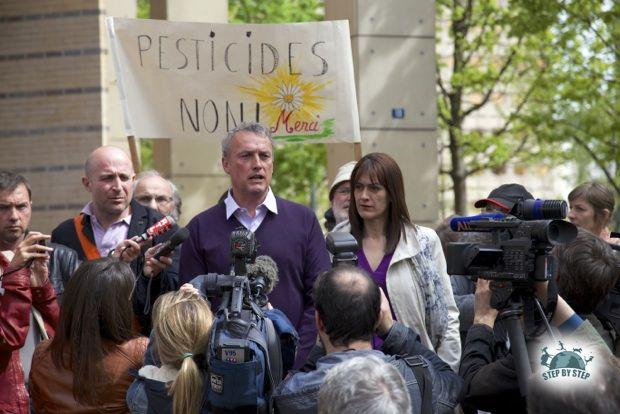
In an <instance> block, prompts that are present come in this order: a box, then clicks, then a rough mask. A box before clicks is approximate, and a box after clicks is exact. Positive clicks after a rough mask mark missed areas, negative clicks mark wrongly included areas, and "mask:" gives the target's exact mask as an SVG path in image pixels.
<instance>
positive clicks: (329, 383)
mask: <svg viewBox="0 0 620 414" xmlns="http://www.w3.org/2000/svg"><path fill="white" fill-rule="evenodd" d="M318 412H319V414H332V413H333V414H360V413H364V414H403V413H408V412H411V398H410V397H409V391H408V390H407V385H406V384H405V380H404V379H403V377H402V376H401V375H400V373H399V372H398V370H397V369H396V368H395V367H393V366H392V365H390V364H389V363H387V362H385V361H382V360H381V359H379V358H377V357H375V356H373V355H369V356H365V357H355V358H352V359H349V360H347V361H344V362H342V363H340V364H337V365H336V366H335V367H333V368H332V369H330V370H329V371H328V372H327V376H326V377H325V380H324V381H323V384H322V385H321V389H320V390H319V396H318Z"/></svg>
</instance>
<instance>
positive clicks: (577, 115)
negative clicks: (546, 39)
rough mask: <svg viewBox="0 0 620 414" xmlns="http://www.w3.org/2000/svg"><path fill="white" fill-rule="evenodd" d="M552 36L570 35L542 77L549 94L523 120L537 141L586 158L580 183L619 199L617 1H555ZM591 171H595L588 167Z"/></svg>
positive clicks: (619, 18) (538, 98) (567, 154)
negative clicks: (601, 186)
mask: <svg viewBox="0 0 620 414" xmlns="http://www.w3.org/2000/svg"><path fill="white" fill-rule="evenodd" d="M558 7H559V8H560V14H559V19H558V24H557V27H556V29H555V30H556V32H557V33H558V34H559V35H560V36H562V35H564V36H566V33H572V34H571V35H570V36H567V37H570V39H571V42H567V43H565V44H563V45H561V52H562V53H561V54H560V56H559V59H558V60H557V61H556V62H555V63H554V64H553V65H552V66H551V67H550V69H549V71H548V72H547V74H546V75H545V82H547V83H548V84H549V85H552V87H553V93H549V94H541V95H539V96H535V97H534V99H533V105H532V111H531V112H530V115H529V117H528V119H527V122H529V123H530V124H531V125H534V126H535V133H536V135H537V136H538V138H539V140H540V141H541V142H548V143H550V144H552V145H554V146H555V147H557V148H562V149H563V154H564V155H565V157H566V158H568V159H582V160H583V159H586V160H587V164H588V166H589V167H590V168H588V169H587V172H586V174H585V175H582V176H579V177H578V179H579V180H580V181H586V180H593V179H594V180H597V181H601V182H604V183H606V184H607V185H608V186H609V187H610V188H612V189H613V190H614V191H615V193H616V198H617V199H620V145H619V140H618V137H619V135H620V133H619V131H620V101H619V100H618V98H619V95H620V93H619V92H620V84H619V79H618V75H619V74H620V62H619V59H618V58H619V57H620V3H618V2H617V1H615V2H605V1H592V0H573V1H560V2H558ZM592 167H594V168H592Z"/></svg>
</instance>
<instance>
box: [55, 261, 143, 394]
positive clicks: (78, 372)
mask: <svg viewBox="0 0 620 414" xmlns="http://www.w3.org/2000/svg"><path fill="white" fill-rule="evenodd" d="M133 286H134V275H133V272H132V271H131V268H130V267H129V265H128V264H127V263H123V262H120V261H118V259H115V258H103V259H97V260H92V261H88V262H84V263H82V264H81V265H80V267H78V269H77V270H76V271H75V273H74V274H73V276H72V277H71V279H69V283H68V284H67V287H66V289H65V292H64V295H63V303H62V308H61V310H60V322H59V324H58V329H57V330H56V335H55V336H54V339H53V340H52V343H51V345H50V352H51V356H52V361H54V364H55V365H56V367H57V368H58V369H59V370H60V369H63V368H64V369H68V370H71V371H72V372H73V396H74V398H75V399H76V400H77V401H78V402H80V403H82V404H87V405H88V404H90V405H96V404H100V403H101V401H100V400H99V398H100V397H101V391H102V388H103V387H104V386H105V384H106V382H108V378H107V377H106V374H105V372H104V367H103V359H104V357H105V356H106V355H107V354H108V353H109V352H110V351H112V350H113V348H114V346H115V345H120V344H122V343H124V342H127V341H128V340H130V339H132V338H134V337H135V334H134V332H133V331H132V327H131V324H132V318H133V311H132V304H131V299H130V296H131V294H132V290H133Z"/></svg>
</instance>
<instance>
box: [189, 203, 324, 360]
mask: <svg viewBox="0 0 620 414" xmlns="http://www.w3.org/2000/svg"><path fill="white" fill-rule="evenodd" d="M276 203H277V207H278V214H274V213H273V212H271V211H269V212H267V215H266V217H265V219H264V220H263V222H262V223H261V224H260V226H259V227H258V229H257V230H256V232H255V235H256V239H257V240H258V242H259V248H258V254H259V255H268V256H270V257H271V258H272V259H273V260H274V261H275V262H276V263H277V265H278V270H279V279H280V280H279V281H278V284H277V285H276V287H275V288H274V290H273V292H271V294H269V302H271V304H272V305H273V307H274V308H276V309H280V310H281V311H282V312H284V314H285V315H286V316H287V317H288V318H289V320H290V321H291V323H292V324H293V326H295V329H297V332H298V333H299V336H300V343H299V347H298V350H297V355H296V358H295V368H298V367H300V366H301V365H303V363H304V362H305V361H306V357H307V354H308V352H310V349H311V348H312V346H313V345H314V343H315V341H316V335H317V330H316V325H315V323H314V301H313V300H312V287H313V285H314V281H315V279H316V277H317V276H318V274H319V273H321V272H323V271H326V270H328V269H329V268H330V267H331V263H330V260H329V254H328V252H327V248H326V247H325V239H324V238H323V233H322V231H321V226H320V225H319V222H318V220H317V218H316V216H315V215H314V213H313V212H312V210H310V209H309V208H307V207H305V206H302V205H300V204H297V203H293V202H291V201H287V200H284V199H282V198H279V197H276ZM239 226H241V224H240V223H239V221H238V220H237V219H236V218H235V217H234V215H233V216H231V217H230V218H229V219H228V220H226V205H225V204H224V203H223V202H221V203H218V204H217V205H215V206H213V207H211V208H210V209H208V210H206V211H203V212H202V213H200V214H198V215H197V216H196V217H194V218H193V219H192V221H190V223H189V224H188V225H187V228H188V230H189V231H190V237H189V238H188V239H187V240H186V241H185V243H183V245H182V248H181V262H180V269H179V279H180V282H181V284H183V283H185V282H188V281H190V280H191V279H193V278H194V277H195V276H198V275H202V274H206V273H219V274H229V273H230V266H231V260H230V242H229V240H230V233H231V232H232V231H233V230H235V229H236V228H237V227H239Z"/></svg>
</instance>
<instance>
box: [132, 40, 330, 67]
mask: <svg viewBox="0 0 620 414" xmlns="http://www.w3.org/2000/svg"><path fill="white" fill-rule="evenodd" d="M211 37H212V38H211V39H195V38H192V37H174V36H168V35H153V34H140V35H137V36H136V43H135V44H136V52H137V54H138V58H139V61H140V66H141V67H144V68H148V69H157V70H176V71H206V72H217V71H225V72H227V73H237V72H238V73H240V74H241V73H247V74H250V75H252V74H262V75H269V74H272V73H274V72H275V70H276V69H278V67H279V66H280V65H281V64H285V65H287V69H288V72H289V74H290V75H312V76H317V77H318V76H323V75H325V74H327V73H328V71H329V64H328V62H327V59H326V58H325V57H324V56H323V54H322V50H324V48H326V47H328V45H327V44H326V42H324V41H315V42H311V43H306V42H292V41H290V42H287V43H285V45H283V46H280V48H278V47H277V46H275V45H273V44H271V43H268V42H252V41H249V40H248V41H247V42H241V41H237V42H234V41H226V42H221V43H219V42H218V41H217V40H216V39H214V37H215V33H214V32H211ZM246 37H247V38H250V37H251V32H247V33H246ZM308 52H309V53H310V55H309V56H311V58H312V59H313V60H312V62H313V64H311V65H308V66H312V67H311V68H310V69H311V70H308V71H307V73H304V72H302V71H301V69H298V68H296V66H295V62H296V58H297V57H299V56H301V55H303V54H308ZM306 69H308V67H306Z"/></svg>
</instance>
